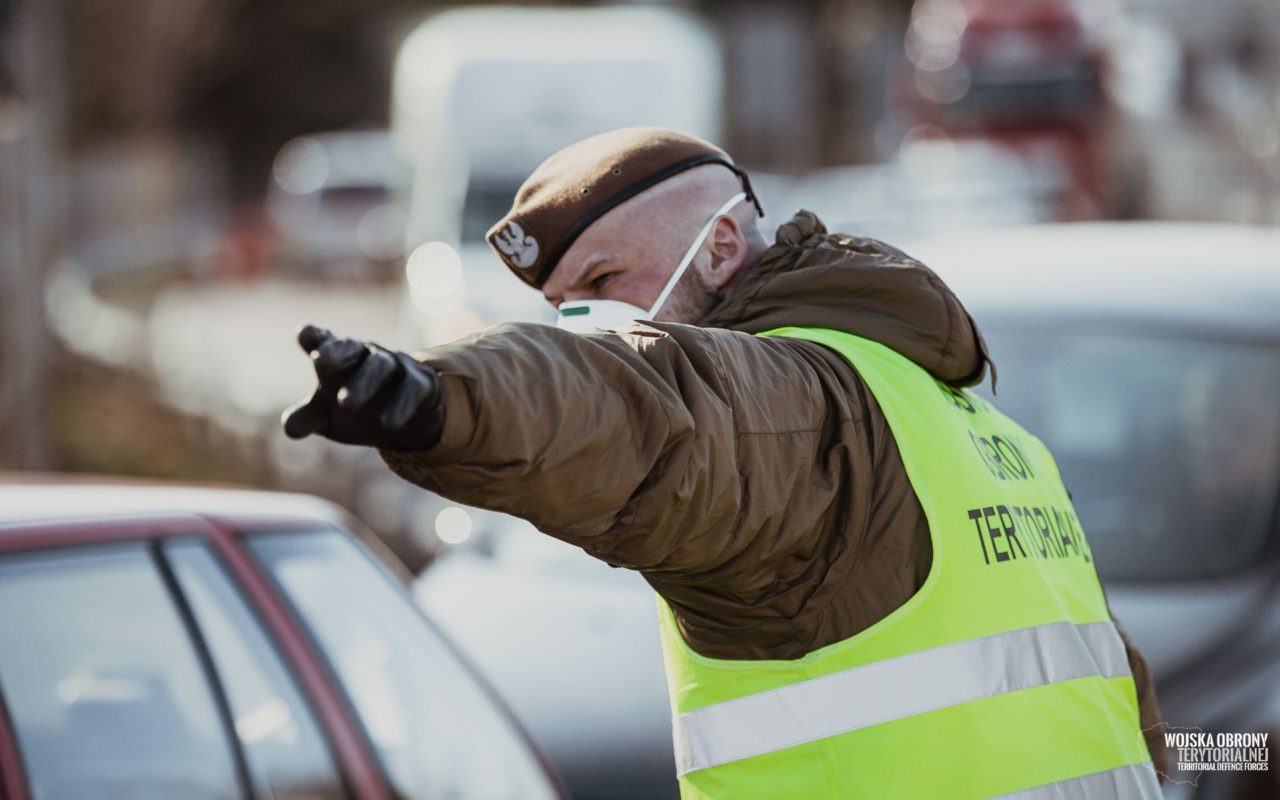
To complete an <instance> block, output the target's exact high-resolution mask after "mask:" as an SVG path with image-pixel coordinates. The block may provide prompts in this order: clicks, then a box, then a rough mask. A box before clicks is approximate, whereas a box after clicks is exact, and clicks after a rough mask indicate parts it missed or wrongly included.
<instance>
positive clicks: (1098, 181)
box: [895, 0, 1137, 220]
mask: <svg viewBox="0 0 1280 800" xmlns="http://www.w3.org/2000/svg"><path fill="white" fill-rule="evenodd" d="M906 54H907V59H908V62H909V63H908V64H906V65H905V68H904V70H903V72H902V74H901V75H900V76H899V80H898V81H897V84H896V97H895V102H896V104H897V111H898V114H899V115H900V116H901V117H902V118H903V122H904V123H905V124H906V125H907V126H908V128H909V132H908V136H909V137H913V138H914V137H925V138H932V137H946V138H953V139H982V140H984V141H988V142H991V143H994V144H998V145H1000V146H1002V147H1005V148H1007V149H1009V150H1010V151H1012V152H1014V153H1016V154H1017V155H1018V156H1019V157H1021V159H1022V160H1023V161H1024V163H1026V164H1027V166H1028V167H1029V168H1030V169H1032V170H1034V171H1035V172H1037V173H1038V174H1040V175H1042V176H1050V177H1052V178H1054V179H1055V181H1056V183H1057V185H1058V187H1059V191H1058V202H1057V210H1056V214H1055V217H1056V218H1057V219H1060V220H1080V219H1096V218H1099V217H1111V216H1117V215H1124V214H1128V213H1134V212H1133V211H1132V209H1130V208H1121V207H1120V206H1121V205H1124V204H1128V205H1133V204H1134V202H1136V201H1134V200H1133V199H1132V198H1129V197H1127V194H1132V193H1133V192H1134V191H1137V189H1135V188H1134V186H1132V185H1130V184H1132V182H1133V179H1132V178H1131V176H1130V173H1129V172H1126V171H1124V170H1119V171H1117V170H1113V169H1112V167H1113V166H1117V165H1115V164H1113V163H1112V162H1113V160H1114V159H1115V158H1116V157H1117V155H1116V152H1115V151H1116V150H1117V149H1118V144H1117V140H1118V136H1119V133H1118V129H1117V124H1116V115H1115V108H1114V104H1113V103H1112V101H1111V99H1110V97H1109V96H1108V94H1107V92H1106V91H1105V89H1104V72H1105V70H1106V68H1107V57H1106V52H1105V49H1104V48H1103V46H1102V44H1101V43H1100V42H1099V41H1098V40H1097V39H1096V37H1095V36H1094V35H1093V31H1092V27H1091V25H1090V24H1089V20H1088V16H1087V14H1086V4H1085V3H1084V2H1083V0H919V2H917V3H916V4H915V6H914V8H913V9H912V14H911V23H910V26H909V28H908V31H907V39H906ZM1126 182H1128V183H1126ZM1122 184H1123V185H1122Z"/></svg>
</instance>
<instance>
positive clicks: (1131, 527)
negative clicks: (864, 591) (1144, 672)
mask: <svg viewBox="0 0 1280 800" xmlns="http://www.w3.org/2000/svg"><path fill="white" fill-rule="evenodd" d="M894 243H895V244H899V245H901V246H903V247H905V249H906V250H907V252H909V253H911V254H912V255H914V256H916V257H918V258H920V259H921V260H922V261H924V262H925V263H927V264H929V265H931V266H932V267H933V268H934V269H935V270H936V271H937V272H938V273H939V274H940V275H941V276H942V277H943V279H944V280H946V281H947V282H948V283H949V284H950V285H951V286H952V287H953V288H954V289H955V290H956V292H957V293H958V294H959V296H960V297H961V299H962V300H963V301H964V302H965V303H966V305H967V306H968V308H969V310H970V311H971V313H972V314H973V316H974V317H975V319H976V320H977V321H978V323H979V325H980V326H981V327H982V330H983V332H984V333H985V335H986V339H987V343H988V345H989V347H990V351H991V354H992V356H993V358H994V360H995V363H996V364H997V366H998V367H999V381H998V390H999V393H998V397H997V400H998V402H999V405H1000V407H1001V409H1002V410H1003V411H1005V412H1006V413H1008V414H1010V415H1011V416H1013V417H1015V418H1016V419H1018V420H1019V421H1020V422H1022V423H1023V424H1024V425H1025V426H1027V427H1028V428H1029V429H1030V430H1031V431H1032V432H1033V433H1036V434H1037V435H1039V436H1040V437H1041V438H1042V439H1044V441H1045V442H1046V443H1047V444H1048V445H1049V447H1050V449H1051V450H1052V451H1053V452H1054V454H1055V455H1056V457H1057V460H1058V463H1059V466H1060V468H1061V471H1062V474H1063V477H1064V479H1065V481H1066V483H1067V486H1068V488H1069V489H1070V490H1071V491H1072V492H1073V494H1074V501H1075V505H1076V509H1077V511H1078V513H1079V516H1080V519H1081V521H1082V522H1083V523H1084V527H1085V529H1086V530H1087V531H1088V532H1089V537H1090V543H1091V545H1092V548H1093V552H1094V553H1095V555H1096V557H1097V561H1098V565H1099V570H1100V572H1101V574H1102V577H1103V580H1104V583H1105V585H1106V587H1107V590H1108V596H1109V598H1110V602H1111V606H1112V609H1113V610H1114V612H1115V613H1116V615H1117V617H1118V618H1119V619H1120V621H1121V622H1122V624H1123V625H1124V626H1125V628H1126V630H1127V631H1128V632H1129V634H1130V635H1131V636H1132V638H1133V640H1134V641H1135V642H1136V644H1137V645H1138V647H1139V648H1140V649H1141V650H1142V652H1143V654H1144V655H1145V656H1146V658H1147V660H1148V662H1149V663H1150V665H1151V668H1152V670H1153V673H1154V675H1155V678H1156V682H1157V686H1158V689H1159V693H1160V701H1161V705H1162V707H1163V710H1164V714H1165V718H1166V721H1167V722H1168V724H1169V725H1173V726H1180V727H1196V726H1198V727H1201V728H1203V729H1204V730H1206V731H1214V732H1217V731H1222V732H1249V731H1267V732H1277V733H1280V516H1278V515H1280V231H1277V230H1268V229H1255V228H1246V227H1231V226H1216V225H1190V224H1136V223H1135V224H1129V223H1111V224H1106V223H1096V224H1076V225H1048V226H1028V227H1022V228H1016V227H1015V228H1003V229H1000V230H994V231H972V232H965V233H961V234H952V235H947V236H945V237H935V238H932V239H929V240H925V241H921V242H918V243H909V242H908V243H900V242H894ZM989 385H990V384H988V386H989ZM982 391H988V390H987V389H983V390H982ZM415 593H416V595H417V597H418V598H419V600H420V601H421V602H422V603H423V605H424V606H425V607H426V608H427V609H428V610H430V611H431V612H432V614H433V616H434V617H435V618H437V619H438V620H439V621H440V622H441V625H442V627H444V628H445V629H446V631H448V632H449V633H450V634H451V635H453V636H455V637H456V639H457V641H459V643H460V644H461V645H462V646H463V647H464V648H465V649H467V650H468V651H469V652H471V653H473V654H474V656H475V659H476V663H477V666H478V667H479V668H480V670H481V671H482V672H483V673H485V674H486V675H487V676H489V677H490V678H492V680H493V681H494V682H495V684H496V685H497V686H498V688H499V689H500V690H501V691H502V692H503V693H504V694H505V695H506V696H507V697H509V698H510V700H511V702H512V705H513V707H514V708H515V709H516V710H517V712H518V713H519V714H521V716H522V718H523V719H524V720H525V721H526V723H527V724H528V726H529V728H530V731H531V733H533V735H534V736H535V738H537V739H538V741H539V742H540V743H541V744H542V745H543V747H544V749H545V750H546V751H547V752H548V754H549V755H550V756H551V758H552V759H553V760H555V761H557V763H558V764H559V765H560V766H561V767H562V771H563V773H564V775H565V777H566V782H567V783H568V784H569V786H570V789H571V791H573V793H574V796H575V797H577V798H597V797H598V798H606V797H607V798H623V797H636V796H643V797H675V796H676V795H675V785H674V781H670V776H671V774H672V768H671V764H672V763H673V762H672V761H670V760H666V761H665V763H664V758H663V757H661V756H658V755H655V748H657V747H658V745H657V744H655V743H657V742H662V741H666V742H667V747H668V748H669V747H670V744H669V742H670V736H671V733H670V725H669V719H670V717H669V711H668V708H667V703H666V699H665V697H664V696H663V693H662V692H660V691H658V690H657V689H655V688H654V687H655V686H660V685H661V683H660V682H661V680H662V664H661V658H660V655H659V649H658V643H657V633H656V615H655V613H654V601H653V597H652V593H651V591H648V590H647V587H646V585H645V584H644V583H643V581H642V580H640V579H639V577H638V576H636V575H634V574H630V573H627V572H625V571H623V570H611V569H609V568H608V567H607V566H604V565H603V564H600V563H598V562H595V561H593V560H592V559H591V558H590V557H588V556H586V555H585V554H583V553H581V552H580V551H577V550H576V549H575V548H571V547H569V546H568V545H564V544H561V543H559V542H555V541H553V540H550V539H549V538H547V539H546V541H544V542H539V541H537V540H536V539H535V534H534V532H533V531H532V530H524V529H521V527H520V526H514V525H513V526H511V527H510V528H509V529H508V530H507V531H506V532H505V533H501V534H497V535H493V536H490V537H485V538H482V539H480V540H478V541H477V542H475V544H474V546H471V547H466V548H461V549H458V550H455V551H454V552H453V553H452V554H450V555H448V556H446V557H444V558H442V559H441V560H440V561H439V562H438V563H437V566H435V567H433V568H432V569H430V570H428V571H427V572H426V573H424V575H423V576H422V577H421V578H420V579H419V581H418V584H417V587H416V592H415ZM549 643H552V644H549ZM566 653H568V654H569V655H568V656H566V655H565V654H566ZM621 670H626V672H625V674H626V676H627V677H626V684H627V686H628V687H629V690H630V691H628V692H625V693H622V694H623V695H624V696H623V697H619V696H618V695H619V693H618V692H617V686H618V685H619V683H620V681H619V680H618V678H617V672H615V671H621ZM602 674H608V675H611V678H610V680H609V681H608V689H607V691H606V689H605V688H603V687H601V686H599V685H598V684H600V679H599V678H600V675H602ZM570 730H572V733H573V735H574V736H575V737H576V739H575V741H576V742H578V743H579V744H578V745H577V746H573V745H570V744H569V742H568V736H569V731H570ZM628 751H630V752H631V753H632V756H631V757H630V758H621V759H620V758H618V756H617V753H619V752H622V753H626V752H628ZM606 752H607V753H609V754H610V757H611V758H615V759H618V760H615V761H612V762H611V765H612V766H613V768H614V769H616V770H617V774H618V775H619V776H621V775H622V774H623V771H624V770H628V769H635V770H639V771H641V772H642V773H644V774H645V775H647V777H646V778H643V779H639V778H635V777H633V776H631V775H628V777H627V779H626V781H623V780H621V779H618V780H613V781H610V776H609V775H607V774H602V773H601V772H600V771H598V770H597V771H592V769H591V766H590V764H591V760H592V757H593V756H599V755H600V754H603V753H606ZM665 757H666V759H670V758H671V756H670V750H669V749H668V750H667V753H666V756H665ZM1276 774H1277V773H1276V772H1275V771H1274V769H1273V771H1271V772H1269V773H1229V772H1218V773H1207V774H1204V775H1203V776H1200V778H1199V787H1198V788H1196V787H1194V786H1191V785H1189V784H1176V785H1175V784H1170V785H1168V786H1166V788H1165V791H1166V795H1167V797H1169V798H1190V797H1194V798H1196V800H1226V799H1227V798H1233V799H1234V798H1254V797H1258V798H1263V797H1267V798H1270V797H1280V788H1278V787H1276V786H1275V784H1274V783H1273V784H1266V783H1265V781H1266V780H1267V777H1266V776H1272V777H1271V778H1270V780H1272V781H1274V780H1275V777H1274V776H1275V775H1276ZM1259 776H1261V778H1260V777H1259ZM1181 777H1182V778H1183V779H1184V780H1190V778H1191V777H1192V776H1185V775H1184V776H1181ZM641 780H643V781H644V783H643V784H642V785H645V786H648V787H653V788H652V789H649V790H648V792H647V793H637V794H632V793H630V789H629V787H630V786H631V785H635V782H637V781H641ZM1259 780H1261V781H1263V785H1253V784H1251V783H1250V782H1257V781H1259ZM663 781H670V783H669V784H665V785H666V786H667V789H666V793H665V794H663V793H661V791H662V787H663V786H664V783H663Z"/></svg>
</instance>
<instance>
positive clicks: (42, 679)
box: [0, 476, 563, 800]
mask: <svg viewBox="0 0 1280 800" xmlns="http://www.w3.org/2000/svg"><path fill="white" fill-rule="evenodd" d="M400 577H401V576H396V575H395V574H393V572H392V571H391V570H390V569H389V568H388V566H387V565H386V564H384V563H382V562H380V561H379V560H378V559H375V558H374V557H373V555H372V554H371V552H370V550H369V549H368V548H367V547H366V546H363V545H362V544H360V543H359V542H357V540H356V538H355V537H354V536H353V535H352V533H351V532H350V528H349V521H348V520H347V519H345V518H344V515H343V514H342V512H341V511H340V510H339V509H337V508H336V507H334V506H332V505H330V504H328V503H325V502H323V501H321V500H318V499H315V498H311V497H305V496H298V495H280V494H268V493H263V492H248V491H233V490H215V489H188V488H177V487H161V486H155V485H147V484H138V485H124V484H119V483H66V482H49V481H47V480H45V481H41V480H31V479H24V478H22V477H20V476H10V477H9V478H7V479H6V478H3V477H0V798H3V800H28V798H42V799H45V798H47V799H48V800H58V799H59V798H66V799H67V800H73V799H74V800H97V799H98V798H103V799H104V800H105V799H106V798H113V799H114V798H120V799H121V800H124V798H128V800H148V799H149V798H176V797H181V798H184V800H204V799H205V798H208V799H209V800H213V798H268V797H269V798H276V799H277V800H285V799H286V798H293V799H294V800H301V798H308V799H309V800H328V799H329V798H335V799H336V798H359V799H360V800H364V799H365V798H379V800H383V799H386V800H389V798H393V797H394V798H421V800H427V798H442V797H450V798H472V797H474V798H485V799H486V800H488V799H489V798H511V800H523V799H524V798H554V797H562V796H563V792H562V790H561V788H560V786H559V784H558V779H557V778H555V777H554V776H553V775H552V774H551V773H550V772H549V771H548V769H547V767H546V765H545V764H544V762H543V761H542V760H541V758H540V757H539V756H538V755H537V754H536V752H535V751H534V750H533V749H532V747H531V746H530V744H529V741H528V740H527V738H526V737H525V736H524V734H523V733H522V732H521V731H520V730H519V729H518V728H517V727H516V726H515V725H514V723H513V721H512V719H511V717H510V716H509V715H508V714H507V712H506V711H505V710H503V709H502V707H501V706H499V705H498V703H497V702H496V701H495V699H494V697H493V695H492V694H491V693H490V692H489V690H488V689H487V688H485V687H483V686H482V685H481V684H480V683H479V682H478V681H477V679H476V678H475V676H474V674H473V673H472V671H471V670H470V668H468V667H466V666H464V665H463V663H462V662H461V661H460V660H459V658H458V656H457V655H456V653H455V652H454V650H453V649H452V647H451V646H450V645H449V644H447V643H446V642H445V641H444V639H443V638H442V637H441V636H440V635H439V634H438V633H437V632H436V630H435V629H434V628H433V627H432V626H431V625H430V624H429V623H428V622H427V620H426V619H425V618H424V617H423V616H422V615H421V614H420V613H419V612H418V611H417V610H416V609H415V608H414V607H413V606H412V604H411V603H410V602H409V601H408V599H407V596H406V595H405V593H404V591H403V589H402V587H401V585H400V580H399V578H400Z"/></svg>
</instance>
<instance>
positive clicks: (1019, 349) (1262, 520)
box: [987, 330, 1280, 580]
mask: <svg viewBox="0 0 1280 800" xmlns="http://www.w3.org/2000/svg"><path fill="white" fill-rule="evenodd" d="M987 343H988V346H989V348H990V351H991V354H992V358H993V360H994V361H995V363H996V364H997V365H998V366H999V369H1000V389H999V395H998V396H997V397H996V398H995V400H996V403H997V404H998V405H999V407H1000V409H1001V410H1002V411H1004V412H1005V413H1006V414H1008V415H1010V416H1011V417H1013V418H1014V419H1016V420H1018V421H1019V422H1021V423H1022V424H1023V425H1024V426H1026V427H1027V428H1028V429H1030V430H1031V432H1032V433H1035V434H1036V435H1038V436H1039V437H1040V438H1041V439H1042V440H1044V442H1045V444H1047V445H1048V446H1049V449H1050V450H1051V451H1052V452H1053V454H1054V457H1055V459H1056V460H1057V462H1058V467H1059V469H1060V471H1061V472H1062V476H1063V479H1064V480H1065V481H1066V484H1067V487H1068V489H1070V490H1071V492H1072V495H1073V502H1074V504H1075V507H1076V511H1077V512H1078V514H1079V516H1080V521H1081V523H1082V524H1083V525H1084V529H1085V532H1086V533H1087V534H1088V536H1089V542H1090V544H1091V545H1092V547H1093V549H1094V551H1095V554H1096V555H1097V562H1098V568H1099V572H1100V573H1101V574H1102V575H1103V577H1106V578H1114V579H1120V580H1162V579H1163V580H1187V579H1197V578H1209V577H1215V576H1222V575H1227V574H1230V573H1232V572H1234V571H1237V570H1240V569H1243V568H1245V567H1247V566H1249V565H1251V564H1253V563H1255V562H1256V561H1257V559H1258V558H1259V556H1260V555H1261V554H1262V553H1263V551H1264V548H1265V547H1266V546H1267V545H1268V544H1269V541H1270V539H1271V538H1272V535H1273V534H1274V533H1275V529H1276V510H1277V497H1278V496H1280V403H1277V402H1276V397H1277V396H1280V350H1278V349H1277V348H1271V347H1263V346H1252V345H1245V344H1236V343H1228V342H1214V341H1196V340H1191V339H1186V340H1179V339H1155V338H1151V339H1147V338H1131V337H1121V336H1109V335H1101V334H1084V333H1079V334H1074V333H1073V334H1061V335H1049V334H1043V333H1040V334H1034V335H1032V334H1024V333H1019V334H1016V335H1015V334H1013V333H1012V332H1006V331H1000V330H994V331H989V332H988V335H987Z"/></svg>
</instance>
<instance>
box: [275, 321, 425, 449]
mask: <svg viewBox="0 0 1280 800" xmlns="http://www.w3.org/2000/svg"><path fill="white" fill-rule="evenodd" d="M298 344H300V345H302V349H303V350H305V351H306V352H307V354H308V355H310V356H311V359H312V361H313V362H314V364H315V369H316V380H317V383H318V385H317V386H316V390H315V393H314V394H312V395H311V398H310V399H309V400H307V401H306V402H304V403H299V404H298V405H296V406H294V407H293V408H290V409H288V410H287V411H285V413H284V414H283V416H282V417H281V420H280V421H281V423H282V424H283V425H284V432H285V433H286V434H287V435H288V436H289V438H291V439H301V438H303V437H305V436H310V435H311V434H313V433H318V434H320V435H321V436H324V437H325V438H327V439H332V440H333V441H335V442H341V443H343V444H359V445H367V446H371V447H380V448H382V449H385V450H404V451H413V450H426V449H428V448H431V447H434V446H435V445H436V444H437V443H438V442H439V441H440V435H441V433H443V431H444V392H443V390H442V388H441V385H440V378H439V377H438V376H437V375H436V371H435V370H434V369H432V368H431V367H429V366H427V365H426V364H421V363H419V362H417V361H415V360H414V359H413V358H412V357H410V356H408V355H406V354H405V353H397V352H392V351H390V350H385V349H383V348H381V347H379V346H378V345H375V344H370V343H367V342H362V341H358V340H356V339H339V338H338V337H336V336H334V335H333V334H332V333H330V332H329V331H327V330H325V329H324V328H317V327H315V326H314V325H308V326H306V327H305V328H303V329H302V330H301V331H300V332H299V333H298Z"/></svg>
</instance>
